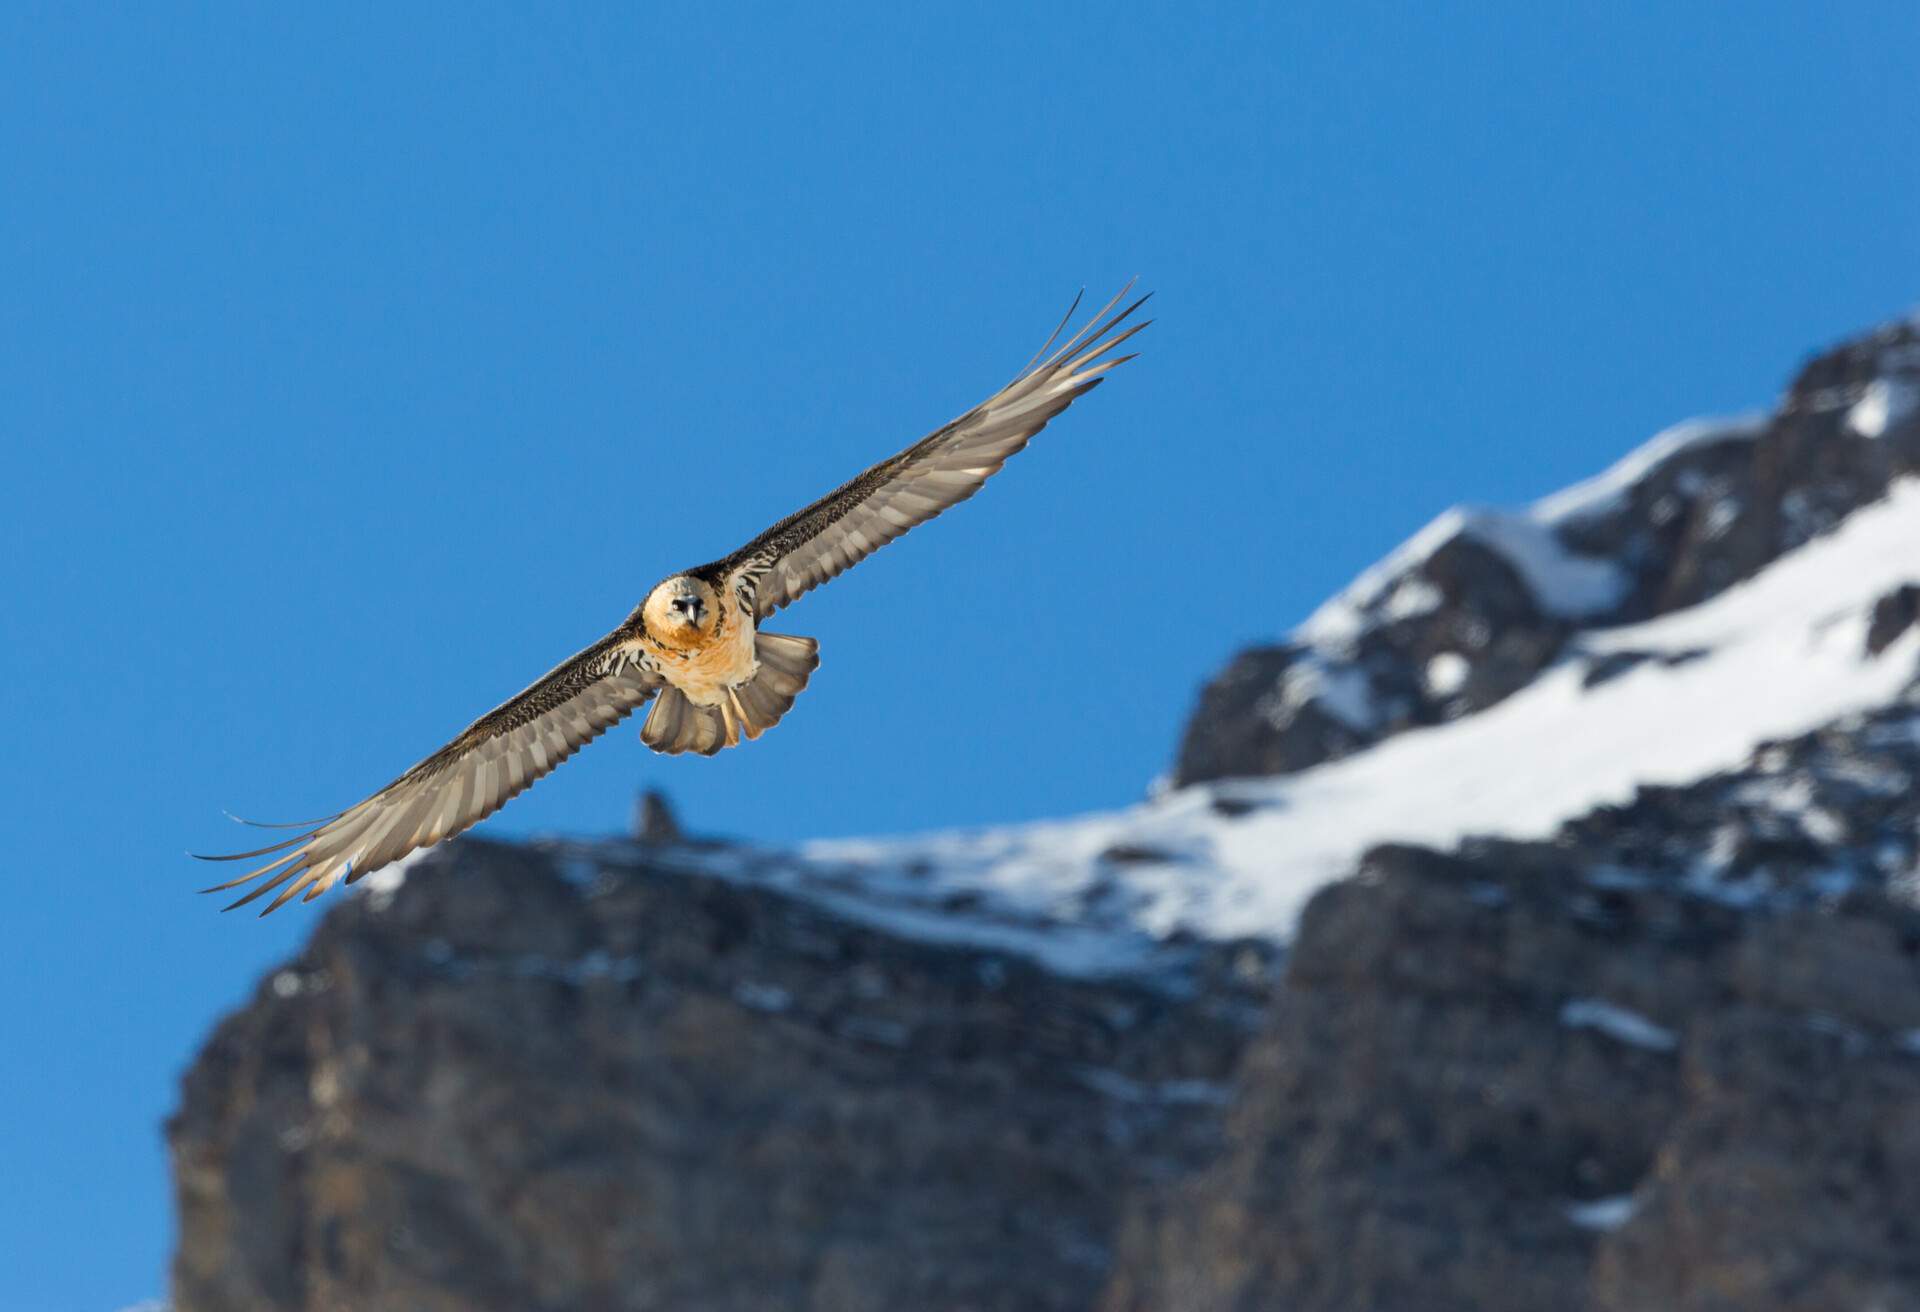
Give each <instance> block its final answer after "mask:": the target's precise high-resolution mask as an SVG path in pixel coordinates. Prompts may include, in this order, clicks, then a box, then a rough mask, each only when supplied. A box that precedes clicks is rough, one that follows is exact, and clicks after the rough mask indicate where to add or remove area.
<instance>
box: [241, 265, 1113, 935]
mask: <svg viewBox="0 0 1920 1312" xmlns="http://www.w3.org/2000/svg"><path fill="white" fill-rule="evenodd" d="M1122 294H1123V295H1124V292H1123V293H1122ZM1141 299H1142V300H1144V299H1145V298H1144V297H1142V298H1141ZM1119 300H1120V297H1117V296H1116V297H1115V298H1114V299H1113V300H1112V301H1110V302H1108V304H1107V307H1106V309H1105V310H1103V311H1101V313H1100V314H1099V315H1096V316H1095V317H1094V321H1093V322H1091V323H1090V324H1089V325H1088V326H1087V327H1086V328H1085V329H1083V330H1082V331H1081V332H1080V333H1078V334H1076V335H1075V336H1074V337H1073V338H1072V339H1070V340H1069V341H1068V342H1067V343H1066V345H1064V346H1062V347H1060V348H1059V349H1058V350H1057V351H1054V352H1053V353H1052V354H1051V355H1049V354H1047V352H1048V349H1049V348H1050V347H1051V346H1052V344H1053V341H1054V340H1055V339H1057V338H1058V337H1059V333H1060V330H1056V331H1055V333H1054V337H1053V338H1050V339H1049V340H1048V343H1047V346H1045V347H1042V348H1041V352H1040V354H1039V355H1037V356H1035V358H1034V362H1033V363H1031V364H1029V365H1028V367H1027V368H1026V369H1024V370H1022V371H1021V372H1020V374H1019V375H1018V376H1016V377H1015V378H1014V380H1013V381H1012V382H1011V383H1009V384H1007V385H1006V386H1005V387H1003V388H1001V389H1000V391H998V392H996V393H995V394H994V395H993V396H991V397H989V398H988V399H987V400H986V401H985V402H983V403H982V404H980V405H978V406H976V407H974V408H973V409H972V410H969V411H968V412H967V413H966V414H964V415H962V416H961V417H960V418H958V419H956V420H954V421H953V422H952V423H950V424H947V425H945V426H943V427H941V428H939V429H936V430H935V431H934V432H933V433H931V434H929V435H928V436H927V437H925V438H922V439H921V440H920V441H918V442H916V443H914V444H913V445H912V446H910V447H908V448H907V449H906V450H904V451H901V452H900V453H899V454H898V455H895V456H893V457H891V458H890V459H887V460H883V461H881V462H880V463H879V464H877V465H875V466H873V468H871V469H869V470H867V471H866V472H865V473H863V474H861V475H860V476H859V477H858V478H855V479H853V480H852V481H851V482H849V483H847V484H845V485H844V486H842V487H840V488H838V489H836V490H835V491H833V492H831V493H829V494H827V495H826V496H825V497H822V498H821V499H820V500H819V501H816V502H814V503H813V504H812V505H810V506H807V507H805V508H804V509H802V510H799V511H797V512H795V513H794V514H792V515H789V516H788V517H787V518H786V519H783V520H781V521H780V522H779V523H778V524H775V525H774V526H773V527H772V528H770V529H768V530H767V531H766V532H765V533H762V534H761V535H760V536H759V537H757V538H755V539H754V540H753V541H751V542H749V543H748V544H747V545H746V546H744V547H742V548H740V550H738V551H736V552H734V553H733V554H732V555H730V556H727V557H725V558H723V559H721V560H718V561H714V562H713V563H711V564H708V565H702V566H699V567H697V568H695V569H690V570H685V571H682V572H681V573H678V574H674V575H671V576H669V577H668V578H667V579H665V580H664V581H662V582H661V583H659V584H658V585H656V586H655V587H654V588H653V589H652V590H651V591H650V592H649V593H648V594H647V596H646V597H645V599H644V600H642V601H641V603H640V605H638V606H637V607H635V608H634V610H633V612H632V613H631V614H630V615H628V616H627V618H626V620H625V621H624V622H622V623H621V625H620V626H619V627H618V628H616V629H615V630H614V631H613V632H611V633H609V634H608V635H607V636H606V637H604V638H602V639H600V640H599V641H598V642H596V643H594V644H593V645H592V646H590V647H588V648H587V649H586V650H585V651H582V652H580V653H579V654H578V655H576V656H574V657H572V658H571V659H569V660H567V661H565V662H563V663H561V664H560V665H558V666H556V667H555V668H554V669H553V670H551V671H549V672H548V673H547V674H546V675H545V676H544V677H543V678H541V679H540V680H539V681H538V682H536V683H535V684H533V685H532V686H531V687H529V688H527V689H526V690H525V691H524V692H522V693H521V694H520V695H519V696H517V697H514V698H512V699H511V700H509V701H507V702H504V703H502V704H501V705H500V706H498V707H496V708H495V709H494V710H492V711H490V712H488V713H487V714H486V715H483V716H481V717H480V718H479V719H478V720H475V721H474V722H473V723H472V724H471V725H469V726H468V727H467V728H466V730H465V731H464V732H462V733H461V734H460V735H459V736H458V737H456V738H455V739H454V740H453V741H452V742H450V743H448V744H447V745H446V746H445V747H443V748H441V749H440V750H439V751H438V752H435V753H434V754H433V755H432V756H429V757H428V758H426V759H425V760H424V761H421V762H420V763H419V764H418V765H416V766H414V767H413V768H412V769H411V770H408V771H407V772H406V773H405V774H403V775H401V776H400V777H399V778H398V779H396V780H394V781H393V782H392V783H391V784H389V785H387V787H385V788H383V789H381V790H380V791H379V792H377V793H375V794H374V795H373V796H371V797H369V798H367V799H366V800H365V801H363V802H361V803H360V804H359V805H357V806H354V807H351V808H349V809H348V810H345V811H342V812H340V813H338V814H337V815H332V816H328V817H326V818H325V819H323V820H319V821H315V822H311V826H310V827H309V826H288V827H298V828H303V829H304V830H305V832H303V833H301V834H298V835H296V836H295V837H293V838H290V839H287V840H286V841H285V842H281V843H276V844H274V845H272V846H270V847H264V848H260V849H258V850H257V851H254V852H241V853H236V854H233V855H232V856H220V857H211V858H207V859H209V860H223V861H224V860H239V859H243V858H246V857H256V856H267V855H270V854H272V853H276V852H284V853H286V855H283V856H280V857H279V858H278V859H276V860H274V861H272V862H270V863H268V864H267V865H265V866H262V867H260V868H259V869H257V870H253V871H250V872H248V873H247V874H245V875H242V876H241V877H240V878H238V879H233V880H229V881H228V882H226V883H224V884H220V885H217V886H216V888H217V889H224V888H233V887H236V886H238V885H240V884H245V883H248V882H250V881H252V880H255V879H260V878H261V877H262V876H270V877H269V878H267V879H266V880H265V882H263V883H261V884H259V885H258V886H257V887H255V888H254V889H253V890H252V891H250V892H249V893H247V894H246V895H245V896H243V897H241V898H240V899H239V901H237V902H235V903H234V904H233V905H234V906H239V905H241V904H242V903H245V902H250V901H252V900H253V899H254V898H256V897H259V896H261V895H262V894H264V893H267V892H269V891H270V890H272V889H274V888H276V887H279V886H281V885H283V884H284V885H285V887H284V888H283V889H282V890H281V892H280V894H279V896H277V897H276V898H275V899H274V900H273V901H272V902H271V903H270V904H269V905H268V906H267V908H266V910H267V911H272V910H273V909H274V908H276V907H278V906H281V905H282V904H284V903H285V902H287V901H288V900H289V899H290V898H292V897H294V896H295V895H297V894H304V895H305V897H306V898H307V899H309V900H311V899H312V898H314V897H317V896H318V895H319V894H321V893H323V892H325V891H326V890H327V889H328V888H330V887H332V886H333V885H334V884H335V883H338V882H340V881H342V880H345V881H347V882H349V883H351V882H352V881H353V880H355V879H358V878H359V877H360V876H362V875H365V874H367V873H369V872H371V871H373V870H377V869H379V868H380V867H381V866H383V865H385V864H387V863H388V862H391V861H394V860H397V859H398V858H399V857H401V856H404V855H406V854H407V853H408V852H411V851H413V850H415V849H416V848H420V847H426V846H430V845H432V844H434V843H437V842H439V841H440V840H441V839H443V838H446V837H448V836H449V835H452V834H456V833H459V832H460V831H461V830H463V829H465V828H467V827H468V826H470V825H473V824H475V823H477V822H478V821H480V820H482V819H484V818H486V817H487V816H489V815H491V814H492V813H493V812H494V811H496V810H498V809H499V808H500V807H501V806H502V805H504V804H505V803H506V802H507V801H508V800H509V799H510V798H512V797H513V796H515V795H516V794H518V793H519V792H521V791H522V790H523V789H525V788H527V787H528V786H529V785H531V784H532V783H533V782H534V781H535V780H536V779H539V778H540V777H541V776H543V775H545V774H547V773H548V772H549V771H551V770H552V769H553V768H554V767H555V766H557V765H558V764H560V762H561V761H564V760H565V759H566V758H567V757H568V756H571V755H572V754H573V753H574V752H575V751H577V750H578V749H579V748H580V747H581V746H582V745H583V744H585V743H586V742H588V741H590V740H591V739H593V738H596V737H598V736H599V735H600V734H601V733H603V732H605V731H606V730H607V729H608V728H611V727H612V726H613V725H614V724H617V723H618V722H619V721H620V720H622V719H624V718H625V717H626V716H628V715H630V714H632V713H633V712H634V711H636V710H638V709H639V708H640V707H642V706H644V705H646V704H647V703H648V702H649V701H651V702H652V703H653V708H652V710H651V712H650V713H649V714H648V716H647V718H646V720H645V722H644V723H643V724H642V726H641V730H640V737H641V741H643V742H645V743H646V744H647V745H648V746H649V747H652V748H653V749H654V750H655V751H659V752H665V753H669V754H677V753H680V752H698V753H700V754H702V755H707V756H711V755H712V754H714V753H715V752H717V751H719V750H721V749H722V748H724V747H732V746H735V745H736V744H738V743H740V742H741V741H743V740H745V739H751V738H757V737H759V736H760V735H761V734H762V733H765V732H766V731H767V730H768V729H770V728H772V727H773V726H774V725H775V724H776V723H778V722H779V720H780V719H781V717H782V716H784V715H785V714H786V713H787V711H788V710H789V709H790V708H791V707H792V706H793V702H794V699H795V698H796V697H798V696H799V695H800V693H801V691H803V690H804V689H805V688H806V686H807V681H808V679H809V677H810V676H811V675H812V673H813V671H814V670H815V669H816V668H817V667H818V665H819V663H820V658H819V654H818V652H819V644H818V643H816V642H815V641H814V640H813V639H812V638H801V637H794V636H792V635H788V634H780V633H769V632H766V631H765V630H763V629H761V628H760V624H761V622H762V621H763V620H765V619H766V618H767V617H769V616H770V615H772V614H773V613H774V612H775V611H778V610H780V609H781V608H782V607H784V606H787V605H789V604H790V603H792V602H793V601H795V600H797V599H798V598H799V597H800V596H801V595H803V594H804V593H806V592H808V591H809V590H811V589H812V588H814V587H817V586H818V585H819V584H821V583H824V582H826V581H827V580H828V579H830V578H832V577H833V576H834V575H836V574H838V573H840V572H841V571H842V570H844V569H846V568H847V567H848V566H850V565H852V564H854V563H855V562H857V561H859V560H861V559H864V558H865V557H866V556H868V555H870V554H872V553H873V552H874V551H876V550H878V549H879V548H880V547H882V546H884V545H886V544H887V543H888V542H891V541H892V540H893V539H895V538H897V537H899V536H900V535H901V534H903V533H905V532H907V531H908V530H909V529H911V528H913V527H914V526H915V525H917V524H920V523H924V522H925V521H926V520H929V519H932V518H933V517H934V516H936V515H938V514H940V513H941V512H942V511H944V510H946V509H947V508H948V507H950V506H953V505H955V504H957V503H959V502H961V501H964V500H966V499H967V498H968V497H970V496H972V495H973V494H974V493H975V492H976V491H978V490H979V488H980V486H981V484H983V483H985V482H986V480H987V479H988V478H989V477H991V476H992V475H993V474H994V473H996V472H998V470H999V469H1000V466H1001V465H1002V464H1003V463H1004V462H1005V461H1006V459H1007V457H1008V456H1010V455H1012V454H1013V453H1014V452H1016V451H1018V450H1020V449H1021V448H1022V447H1024V446H1025V445H1026V444H1027V441H1028V439H1030V438H1031V437H1032V436H1033V435H1034V434H1035V433H1037V432H1038V431H1039V430H1040V429H1041V428H1042V427H1044V426H1045V425H1046V423H1047V421H1048V420H1049V419H1051V418H1052V417H1053V416H1054V415H1056V414H1058V413H1059V412H1060V411H1061V410H1064V409H1065V408H1066V407H1067V406H1068V405H1070V404H1071V403H1072V402H1073V400H1074V398H1075V397H1077V396H1079V395H1080V394H1081V393H1082V392H1085V391H1087V390H1088V389H1090V388H1092V387H1093V386H1095V385H1096V384H1097V383H1099V381H1100V380H1101V378H1102V377H1103V376H1104V375H1105V374H1106V372H1107V371H1108V370H1110V369H1112V368H1114V367H1115V366H1116V365H1119V364H1123V363H1125V362H1126V361H1127V360H1130V359H1132V358H1133V357H1132V356H1118V357H1114V358H1109V359H1103V358H1102V357H1106V356H1109V355H1111V353H1112V351H1113V350H1114V348H1115V347H1117V346H1119V345H1120V343H1122V342H1124V341H1126V340H1127V338H1129V337H1131V336H1132V335H1133V334H1134V333H1136V332H1139V331H1140V329H1142V328H1144V327H1146V324H1145V323H1141V324H1136V325H1135V326H1134V327H1131V328H1128V329H1126V330H1125V331H1123V332H1115V331H1114V329H1116V328H1118V327H1119V325H1120V324H1121V322H1122V321H1124V320H1125V319H1126V318H1127V317H1128V316H1129V315H1131V314H1132V313H1133V311H1134V310H1135V309H1137V308H1138V307H1139V305H1140V301H1135V302H1134V303H1133V304H1132V305H1130V306H1128V307H1127V308H1126V309H1124V310H1122V311H1121V312H1120V313H1118V314H1115V315H1113V316H1112V317H1111V318H1107V317H1105V316H1106V315H1107V313H1108V311H1111V310H1112V309H1113V307H1114V305H1116V304H1118V303H1119ZM1068 317H1069V318H1071V317H1072V312H1071V311H1069V312H1068ZM1064 328H1065V322H1064V321H1063V322H1062V325H1061V329H1064ZM1043 357H1044V358H1043ZM289 849H290V850H289ZM207 891H209V892H212V891H216V890H215V889H209V890H207ZM262 914H263V915H264V914H265V912H262Z"/></svg>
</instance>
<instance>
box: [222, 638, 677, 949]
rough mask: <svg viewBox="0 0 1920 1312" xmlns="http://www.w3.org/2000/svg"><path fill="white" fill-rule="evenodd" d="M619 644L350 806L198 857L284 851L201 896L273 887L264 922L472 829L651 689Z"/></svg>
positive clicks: (560, 670) (252, 893)
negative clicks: (262, 839)
mask: <svg viewBox="0 0 1920 1312" xmlns="http://www.w3.org/2000/svg"><path fill="white" fill-rule="evenodd" d="M624 642H625V635H624V634H623V633H618V632H616V633H612V634H609V635H608V636H607V637H605V638H602V639H601V640H600V641H599V642H597V643H595V644H594V645H593V646H591V647H589V648H587V649H586V650H585V651H583V652H581V653H579V654H578V655H577V656H574V657H573V658H572V659H570V660H567V661H564V662H562V663H561V664H560V665H558V666H556V667H554V668H553V669H552V670H550V671H549V672H548V673H547V674H546V675H545V676H544V677H543V678H541V679H540V680H539V681H538V682H536V683H535V684H533V685H532V686H531V687H529V688H528V689H527V690H526V691H524V692H522V693H521V694H520V695H519V696H517V697H514V698H513V699H511V700H509V701H506V702H503V703H502V704H501V705H499V706H497V707H495V708H494V709H493V710H491V711H489V712H488V713H487V714H485V715H483V716H481V717H480V718H479V719H478V720H475V721H474V722H473V723H472V724H470V725H468V726H467V728H466V729H465V731H463V732H462V733H461V734H460V736H459V737H457V738H455V739H454V740H453V741H452V742H450V743H448V744H447V745H446V746H445V747H442V748H441V749H440V750H439V751H437V752H435V753H434V754H433V755H432V756H429V757H427V759H426V760H424V761H421V762H420V763H419V764H418V765H416V766H414V767H413V768H412V769H411V770H408V771H407V772H406V773H405V774H403V775H401V776H400V777H399V778H398V779H396V780H394V781H393V782H392V783H390V784H388V785H387V786H386V787H385V788H382V789H381V790H380V791H379V792H377V793H375V794H374V795H373V796H371V797H369V798H367V799H366V800H365V801H363V802H361V803H360V804H359V805H358V806H354V807H350V808H348V809H347V810H345V811H342V812H340V813H339V814H338V815H334V816H330V817H328V818H327V819H325V820H322V821H320V822H318V823H317V824H315V825H314V827H312V828H310V829H308V830H307V832H305V833H302V834H297V835H295V836H294V837H292V838H290V839H287V840H285V841H284V842H279V843H274V844H272V845H270V846H267V847H262V848H257V849H255V850H253V851H251V852H235V853H230V854H227V855H221V856H207V857H202V858H201V859H202V860H206V861H238V860H245V859H247V858H250V857H262V856H272V855H273V854H275V853H283V855H280V856H278V857H276V858H275V859H274V860H273V861H271V862H269V863H268V864H266V865H264V866H261V867H259V868H258V869H256V870H250V871H248V872H247V873H246V874H244V875H241V876H240V877H239V878H237V879H230V880H228V881H227V882H225V883H223V884H216V885H214V886H213V887H212V888H209V889H205V890H203V891H205V892H208V893H214V892H220V891H223V890H226V889H232V888H238V887H240V886H241V885H243V884H249V883H252V884H254V887H252V888H251V889H249V890H248V891H247V892H246V893H245V894H244V895H243V896H241V897H240V898H239V900H237V901H235V902H233V903H232V904H231V905H230V906H229V907H228V908H227V909H228V910H232V909H233V907H238V906H244V905H246V904H247V903H249V902H252V901H253V900H254V899H256V898H259V897H262V896H264V895H266V894H268V893H271V892H274V891H275V890H276V889H277V890H279V891H278V894H277V896H275V898H274V899H273V901H271V902H269V903H268V904H267V907H266V910H264V911H262V912H261V913H260V914H261V915H263V916H264V915H266V914H267V912H270V911H273V910H275V909H276V908H278V907H281V906H284V905H285V904H286V903H287V902H289V901H291V900H292V899H293V898H295V897H303V898H304V900H306V901H312V900H313V899H314V898H316V897H318V896H319V895H320V894H322V893H324V892H326V891H327V890H328V889H329V888H331V887H333V886H334V885H335V884H337V883H339V882H340V881H342V880H345V881H346V882H347V883H349V884H350V883H352V882H353V881H354V880H356V879H359V878H360V877H361V876H362V875H366V874H370V873H372V872H373V871H375V870H378V869H380V868H381V867H382V866H384V865H387V864H388V863H390V862H393V861H397V860H399V859H400V858H401V857H403V856H405V855H406V854H407V853H409V852H411V851H413V850H414V849H415V848H419V847H427V846H430V845H432V844H434V843H437V842H440V841H441V840H443V839H446V838H449V837H451V836H452V835H454V834H457V833H460V832H461V831H462V830H464V829H467V828H468V827H470V826H472V825H475V824H478V823H479V822H480V821H481V820H484V819H486V817H488V816H490V815H492V814H493V813H494V812H495V811H497V810H499V809H500V808H501V807H502V806H505V805H506V804H507V803H508V802H509V801H511V800H512V799H513V798H514V797H516V796H518V795H519V794H520V793H522V792H524V791H525V790H526V789H527V788H529V787H530V786H532V784H533V783H534V781H535V780H538V779H540V778H541V777H543V776H544V775H546V774H547V773H548V772H550V771H551V770H552V769H553V768H554V767H555V766H557V765H559V764H560V763H561V762H562V761H564V760H566V759H567V758H568V757H569V756H571V755H573V754H574V752H576V751H578V750H579V749H580V748H581V747H582V746H584V745H585V744H587V743H588V742H590V741H592V740H593V739H595V738H597V737H599V736H600V735H601V734H602V733H604V732H606V731H607V730H608V729H610V728H612V727H613V726H614V725H616V724H618V723H619V722H620V721H621V720H623V719H625V718H626V717H627V716H629V715H631V714H632V713H633V712H634V711H636V710H638V709H639V708H640V707H641V706H644V705H645V704H646V703H647V701H648V700H649V699H650V698H652V696H653V695H654V693H655V692H656V691H658V689H659V686H660V685H659V683H658V681H657V680H656V679H655V677H654V676H653V675H652V674H650V673H648V672H646V671H645V670H643V669H641V668H640V667H639V666H637V665H634V664H632V663H630V662H628V661H626V660H623V659H621V654H622V653H621V647H622V644H623V643H624ZM288 849H292V850H291V851H289V850H288ZM255 881H261V882H258V883H255Z"/></svg>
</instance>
